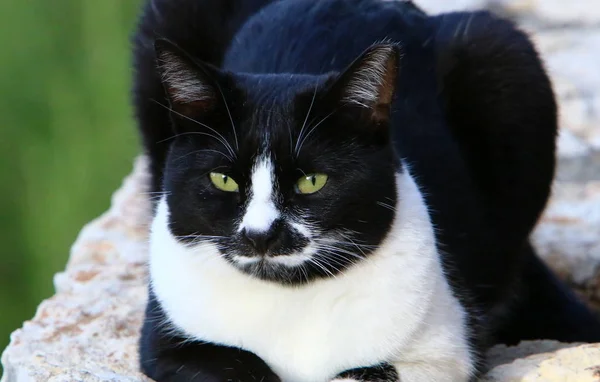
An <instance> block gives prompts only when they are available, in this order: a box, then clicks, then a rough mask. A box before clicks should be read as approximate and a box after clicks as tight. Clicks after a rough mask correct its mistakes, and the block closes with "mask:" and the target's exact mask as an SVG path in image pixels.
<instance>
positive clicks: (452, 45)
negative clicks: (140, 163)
mask: <svg viewBox="0 0 600 382" xmlns="http://www.w3.org/2000/svg"><path fill="white" fill-rule="evenodd" d="M267 3H270V2H269V1H267V0H247V1H231V0H230V1H222V0H219V1H213V0H180V1H171V2H169V1H161V0H155V1H152V2H150V3H149V4H148V6H147V7H146V10H145V14H144V18H143V19H142V23H141V25H140V30H139V32H138V34H137V36H136V69H137V72H136V84H135V97H136V109H137V114H138V118H139V120H140V127H141V131H142V135H143V137H144V143H145V146H146V151H147V152H148V154H149V156H150V159H151V169H152V175H153V186H152V187H153V190H152V191H155V192H164V195H163V196H162V197H161V198H160V201H159V202H158V203H157V208H156V217H155V219H154V222H153V226H152V235H151V241H150V242H151V250H150V252H151V255H150V276H151V290H150V301H149V304H148V309H147V318H146V322H145V324H144V329H143V333H142V341H141V362H142V364H141V365H142V369H143V370H144V372H145V373H147V374H148V375H149V376H151V377H153V378H155V379H157V380H160V381H162V380H181V381H187V380H198V381H227V380H232V381H238V380H239V381H254V380H256V381H261V380H264V381H279V380H281V381H283V382H287V381H290V382H321V381H328V380H331V379H334V378H338V379H343V378H345V379H348V380H360V381H396V380H398V378H401V380H402V381H403V382H411V381H427V380H430V381H466V380H468V379H469V378H470V377H472V376H474V375H476V374H477V372H478V371H481V370H482V369H481V367H480V366H481V365H482V364H481V362H480V361H481V360H482V359H481V356H482V353H481V352H482V350H483V349H485V348H486V347H487V346H489V345H490V344H492V343H494V342H503V343H515V342H518V341H519V340H522V339H530V338H555V339H558V340H564V341H593V340H600V325H599V324H598V323H597V321H596V319H595V318H594V317H593V316H592V314H591V313H589V312H588V311H587V310H586V308H585V307H584V306H583V305H582V304H581V303H580V302H578V301H577V300H576V299H575V297H574V296H573V295H572V293H571V292H570V291H569V290H568V289H567V288H566V287H565V286H563V285H562V284H561V283H560V282H558V281H557V280H556V278H555V276H554V275H552V274H551V273H550V272H549V271H548V270H547V269H546V267H545V265H543V264H542V263H541V262H540V261H539V260H538V259H537V257H536V256H535V254H534V252H533V250H532V249H531V247H530V245H529V244H528V236H529V233H530V232H531V230H532V229H533V227H534V225H535V222H536V221H537V219H538V217H539V215H540V213H541V211H542V210H543V207H544V205H545V203H546V200H547V198H548V194H549V191H550V184H551V181H552V176H553V172H554V144H555V135H556V128H557V127H556V106H555V103H554V97H553V94H552V90H551V87H550V83H549V81H548V78H547V76H546V74H545V73H544V70H543V68H542V66H541V63H540V61H539V59H538V58H537V55H536V53H535V50H534V49H533V47H532V46H531V44H530V43H529V41H528V39H527V38H526V36H525V35H524V34H522V33H521V32H519V31H518V30H516V29H515V28H514V27H513V26H512V25H511V24H510V23H508V22H506V21H503V20H499V19H496V18H494V17H492V16H490V15H489V14H487V13H458V14H448V15H441V16H436V17H430V16H427V15H425V14H424V13H423V12H421V11H420V10H419V9H417V8H416V7H415V6H414V5H412V4H411V3H410V2H381V1H377V0H358V1H348V0H319V1H317V0H281V1H275V2H273V3H272V4H267ZM156 38H166V39H168V40H170V41H172V42H173V43H175V44H176V45H178V46H179V47H180V48H177V47H175V46H173V45H172V44H170V43H167V42H161V41H159V42H158V43H157V45H156V48H155V46H154V45H155V39H156ZM381 42H383V43H382V44H381ZM377 43H379V44H377ZM374 44H376V45H374ZM398 45H399V47H400V48H399V50H400V52H401V53H400V55H398ZM365 50H366V51H365ZM155 52H156V53H155ZM186 53H187V54H189V55H190V56H191V57H192V59H190V56H188V55H187V54H186ZM156 56H158V59H157V58H156ZM194 60H202V61H204V62H205V63H204V64H202V63H195V62H193V61H194ZM207 64H212V65H214V67H213V66H211V65H207ZM218 68H219V69H218ZM161 78H162V80H161ZM169 108H171V109H172V113H170V112H169V110H168V109H169ZM217 170H218V171H217ZM208 174H210V178H209V175H208ZM307 179H308V183H307ZM211 182H212V184H211ZM306 190H308V192H305V191H306ZM434 227H435V228H434ZM549 315H550V316H549Z"/></svg>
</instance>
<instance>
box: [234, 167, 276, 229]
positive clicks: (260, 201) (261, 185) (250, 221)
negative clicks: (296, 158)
mask: <svg viewBox="0 0 600 382" xmlns="http://www.w3.org/2000/svg"><path fill="white" fill-rule="evenodd" d="M274 172H275V171H274V167H273V163H272V162H271V158H269V157H266V156H264V157H260V158H259V159H258V160H257V161H256V164H255V165H254V168H253V169H252V176H251V178H250V180H251V182H252V187H251V189H250V202H249V203H248V207H246V214H245V215H244V218H243V219H242V224H240V227H239V229H238V231H242V230H244V229H246V230H248V231H258V232H264V231H268V230H269V228H271V225H272V224H273V222H274V221H275V220H276V219H277V218H278V217H279V211H278V210H277V207H275V203H274V201H273V196H274V190H275V181H274Z"/></svg>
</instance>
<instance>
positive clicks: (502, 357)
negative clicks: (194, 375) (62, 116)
mask: <svg viewBox="0 0 600 382" xmlns="http://www.w3.org/2000/svg"><path fill="white" fill-rule="evenodd" d="M417 2H418V4H420V5H422V6H423V7H424V8H425V9H426V10H428V11H431V12H433V13H438V12H443V11H450V10H457V9H473V8H481V7H487V8H490V9H493V10H494V11H495V12H498V13H500V14H503V15H505V16H508V17H511V18H513V19H515V20H517V21H518V22H519V24H520V25H522V27H523V28H524V29H525V30H527V31H528V32H529V33H531V34H532V35H533V38H534V40H535V42H536V44H537V46H538V47H539V50H540V51H541V53H542V56H543V58H544V59H545V61H546V65H547V68H548V70H549V72H550V74H551V76H552V78H553V81H554V85H555V90H556V93H557V95H558V97H559V101H560V107H561V126H562V128H563V129H562V132H561V135H560V138H559V156H560V166H559V171H558V175H557V182H556V184H555V187H554V195H553V198H552V200H551V202H550V204H549V206H548V209H547V211H546V213H545V214H544V216H543V218H542V219H541V222H540V226H539V227H538V229H537V230H536V232H535V234H534V236H533V240H534V243H535V245H536V247H537V248H538V250H539V252H540V254H541V255H542V256H543V257H544V258H545V259H546V261H548V262H549V263H550V264H551V265H552V267H553V268H554V269H555V270H556V271H557V272H558V273H559V274H560V275H561V276H562V277H563V278H565V279H566V280H568V281H569V282H570V283H571V284H573V285H575V286H576V287H578V288H579V290H580V291H581V292H582V293H584V294H585V295H586V296H587V297H588V298H589V300H590V301H591V302H592V303H595V302H597V301H600V267H599V266H598V265H599V264H600V66H599V65H600V2H595V1H590V0H570V1H569V2H568V4H565V1H564V0H460V1H447V0H420V1H417ZM144 168H145V164H144V160H143V158H140V159H138V160H137V161H136V164H135V169H134V171H133V173H132V175H130V176H129V177H128V178H127V179H126V180H125V182H124V185H123V187H122V188H121V189H120V190H119V191H117V193H116V194H115V195H114V197H113V201H112V207H111V209H110V210H109V211H108V212H107V213H106V214H104V215H103V216H101V217H100V218H98V219H97V220H95V221H93V222H92V223H90V224H89V225H88V226H86V227H85V228H84V229H83V230H82V232H81V234H80V236H79V238H78V239H77V241H76V243H75V244H74V246H73V248H72V251H71V258H70V260H69V263H68V265H67V269H66V271H65V272H62V273H60V274H58V275H56V278H55V286H56V291H57V293H56V295H55V296H54V297H52V298H50V299H48V300H46V301H44V302H42V304H41V305H40V306H39V308H38V310H37V313H36V315H35V317H34V318H33V319H32V320H30V321H27V322H26V323H25V324H24V325H23V328H21V329H18V330H17V331H15V332H14V333H13V334H12V336H11V344H10V345H9V347H8V348H7V349H6V351H5V352H4V354H3V355H2V364H3V366H4V370H5V374H4V376H3V377H2V382H13V381H17V382H22V381H54V382H59V381H144V380H147V379H145V378H144V377H143V376H142V375H140V374H139V372H138V371H137V354H136V341H137V337H138V330H139V327H140V323H141V319H142V316H143V309H144V305H145V301H146V287H145V279H146V271H145V258H146V238H147V224H148V222H149V211H150V208H149V203H148V195H147V194H146V192H145V189H144V184H145V179H146V175H145V171H144ZM489 360H490V364H491V366H492V367H493V368H492V369H491V371H490V372H489V373H488V375H487V376H486V377H485V381H502V382H512V381H528V382H529V381H581V382H583V381H600V344H595V345H577V344H560V343H557V342H553V341H536V342H526V343H522V344H521V345H520V346H518V347H513V348H507V347H504V346H497V347H495V348H494V349H492V350H491V351H490V353H489Z"/></svg>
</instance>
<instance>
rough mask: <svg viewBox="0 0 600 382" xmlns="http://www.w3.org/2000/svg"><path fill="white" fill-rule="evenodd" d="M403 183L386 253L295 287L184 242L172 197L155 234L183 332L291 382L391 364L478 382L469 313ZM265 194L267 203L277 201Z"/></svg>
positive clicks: (168, 303)
mask: <svg viewBox="0 0 600 382" xmlns="http://www.w3.org/2000/svg"><path fill="white" fill-rule="evenodd" d="M268 167H269V166H268V165H264V164H263V165H262V168H268ZM259 168H260V167H259ZM257 174H259V172H256V173H255V175H256V176H257V177H259V175H257ZM265 174H270V172H263V175H262V176H263V177H264V178H265V179H270V178H269V177H268V176H267V175H265ZM259 184H260V183H257V185H259ZM396 184H397V188H398V193H399V194H400V195H402V197H401V198H399V199H398V202H397V205H396V206H395V207H396V208H395V211H396V212H395V218H394V221H393V223H392V226H391V227H390V231H389V233H388V235H387V237H386V238H385V240H384V241H383V242H382V243H381V245H380V247H379V248H378V249H376V250H375V251H374V252H373V253H372V254H370V256H369V258H368V259H366V260H365V261H362V262H359V263H357V264H355V265H354V266H352V267H350V268H348V269H347V270H346V271H345V272H344V273H342V274H339V275H337V276H336V277H335V278H333V277H332V278H325V279H319V280H315V281H313V282H311V283H308V284H306V285H302V286H299V287H294V288H290V287H285V286H282V285H280V284H277V283H273V282H268V281H264V280H260V279H257V278H254V277H252V276H250V275H248V274H245V273H243V272H241V271H240V270H238V269H236V267H234V266H232V265H231V264H230V263H229V262H228V261H227V260H226V259H224V258H223V257H222V255H221V254H220V252H219V249H218V248H217V246H216V245H215V244H212V243H209V242H206V243H201V244H199V245H197V246H194V247H190V246H186V245H184V244H182V243H180V242H178V241H177V239H176V238H175V237H174V236H173V234H172V233H171V232H170V230H169V225H168V223H169V209H168V205H167V202H166V199H165V198H164V197H163V199H162V200H161V201H160V202H159V204H158V207H157V212H156V216H155V218H154V221H153V223H152V229H151V235H150V279H151V283H152V288H153V291H154V292H155V294H156V297H157V299H158V301H159V302H160V304H161V306H162V307H163V309H164V311H165V313H166V315H167V317H168V318H169V320H170V321H171V323H172V324H173V326H174V327H176V328H177V329H179V330H180V331H181V332H183V333H185V334H187V335H188V336H190V338H194V339H198V340H202V341H209V342H213V343H219V344H224V345H228V346H234V347H239V348H242V349H246V350H248V351H251V352H253V353H255V354H256V355H257V356H259V357H260V358H262V359H263V360H264V361H265V362H266V363H267V364H268V365H269V366H270V367H271V369H272V370H273V371H274V372H275V373H276V374H277V375H278V376H279V377H280V378H281V380H282V381H285V382H329V381H330V380H331V379H333V378H335V376H337V375H339V374H340V373H342V372H344V371H346V370H349V369H353V368H356V367H362V366H364V365H374V364H378V363H381V362H388V363H390V364H393V365H394V366H395V368H396V369H397V372H398V374H399V375H400V378H401V380H402V382H428V381H432V382H443V381H448V382H466V381H467V380H468V379H469V377H470V376H471V375H472V373H473V370H474V366H473V361H472V358H471V355H470V352H469V344H468V340H467V337H468V336H467V334H468V333H467V328H466V324H465V321H466V313H465V311H464V309H463V307H462V306H461V304H460V303H459V301H458V300H457V299H456V297H455V296H454V295H453V294H452V291H451V289H450V287H449V285H448V283H447V280H446V278H445V277H444V274H443V269H442V266H441V262H440V256H439V254H438V252H437V247H436V242H435V236H434V231H433V227H432V224H431V222H430V220H429V214H428V211H427V208H426V206H425V203H424V201H423V198H422V195H421V193H420V192H419V190H418V187H417V186H416V183H415V182H414V180H413V178H412V177H411V176H410V175H409V174H408V172H404V173H402V174H398V175H397V181H396ZM269 192H270V191H269ZM257 195H258V196H262V197H259V198H258V199H256V200H260V201H261V203H263V204H265V203H266V201H265V200H268V199H267V198H265V195H270V194H269V193H268V192H267V191H265V190H264V189H263V190H260V189H259V190H257V192H256V194H255V195H254V196H257ZM374 208H377V207H375V206H374ZM250 221H251V220H248V222H250ZM255 226H256V225H255ZM283 261H287V260H283Z"/></svg>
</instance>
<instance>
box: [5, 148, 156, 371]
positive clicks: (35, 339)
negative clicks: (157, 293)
mask: <svg viewBox="0 0 600 382" xmlns="http://www.w3.org/2000/svg"><path fill="white" fill-rule="evenodd" d="M145 178H146V173H145V164H144V161H143V159H142V158H140V159H138V160H137V162H136V164H135V168H134V171H133V174H132V175H130V176H129V177H128V178H127V179H126V180H125V182H124V184H123V187H122V188H121V189H120V190H119V191H117V192H116V193H115V194H114V196H113V199H112V207H111V208H110V210H109V211H108V212H106V213H105V214H104V215H102V216H101V217H99V218H98V219H96V220H95V221H93V222H91V223H90V224H88V225H87V226H86V227H85V228H84V229H83V230H82V231H81V233H80V235H79V237H78V239H77V241H76V242H75V244H74V245H73V248H72V250H71V256H70V260H69V263H68V264H67V269H66V270H65V271H64V272H62V273H59V274H57V275H56V276H55V278H54V284H55V288H56V295H55V296H53V297H51V298H50V299H48V300H46V301H44V302H42V304H40V306H39V307H38V309H37V312H36V314H35V317H34V318H33V319H32V320H31V321H27V322H25V324H24V325H23V328H22V329H19V330H17V331H15V332H14V333H13V334H12V335H11V343H10V346H9V347H8V349H7V350H6V351H5V352H4V354H3V355H2V365H3V366H4V375H3V377H2V382H14V381H18V382H26V381H52V382H67V381H144V380H146V379H144V378H143V377H142V375H141V374H139V373H138V372H137V371H136V368H137V362H138V361H137V349H136V346H137V344H136V341H137V337H138V331H139V328H140V325H141V322H142V317H143V310H144V307H145V302H146V298H147V296H146V287H145V279H146V266H145V259H146V238H147V224H148V221H149V219H150V216H149V212H150V206H149V203H148V199H147V196H148V195H147V194H146V193H145V190H144V184H145Z"/></svg>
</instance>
